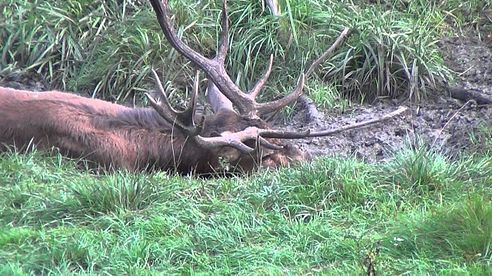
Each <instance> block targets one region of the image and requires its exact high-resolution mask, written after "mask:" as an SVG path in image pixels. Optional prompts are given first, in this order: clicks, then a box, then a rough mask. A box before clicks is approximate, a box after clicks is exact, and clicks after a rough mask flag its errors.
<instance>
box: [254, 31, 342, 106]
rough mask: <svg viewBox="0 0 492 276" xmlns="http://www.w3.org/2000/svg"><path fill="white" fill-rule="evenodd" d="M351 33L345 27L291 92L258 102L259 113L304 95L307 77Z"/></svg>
mask: <svg viewBox="0 0 492 276" xmlns="http://www.w3.org/2000/svg"><path fill="white" fill-rule="evenodd" d="M349 34H350V29H349V28H345V29H344V30H343V31H342V32H341V33H340V35H339V36H338V38H337V39H336V40H335V42H334V43H333V44H332V45H331V46H330V47H329V48H328V49H327V50H326V51H325V52H324V53H323V54H322V55H321V56H320V57H319V58H317V59H316V60H315V61H314V62H313V63H312V64H311V65H310V66H309V68H308V70H307V71H306V72H305V73H302V74H301V75H300V76H299V79H298V80H297V85H296V87H295V88H294V90H293V91H292V92H291V93H290V94H288V95H286V96H284V97H283V98H280V99H278V100H275V101H271V102H266V103H259V104H257V111H258V113H259V114H260V115H265V114H268V113H270V112H273V111H275V110H278V109H281V108H283V107H285V106H287V105H289V104H291V103H292V102H294V101H295V100H297V99H298V98H299V97H300V96H301V95H302V90H303V88H304V80H305V79H306V78H307V77H309V75H311V73H312V72H313V71H314V69H315V68H316V67H317V66H319V64H321V63H322V62H323V61H325V60H326V59H328V58H329V57H331V56H332V55H333V53H334V51H335V50H336V49H337V48H338V47H339V46H340V44H342V42H343V41H344V40H345V39H346V38H347V37H348V35H349Z"/></svg>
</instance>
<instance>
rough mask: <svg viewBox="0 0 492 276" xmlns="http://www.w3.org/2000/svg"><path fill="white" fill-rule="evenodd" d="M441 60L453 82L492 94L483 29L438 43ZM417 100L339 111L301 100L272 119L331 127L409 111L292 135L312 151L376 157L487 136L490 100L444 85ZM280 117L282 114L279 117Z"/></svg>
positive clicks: (475, 143)
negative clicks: (323, 132) (455, 94)
mask: <svg viewBox="0 0 492 276" xmlns="http://www.w3.org/2000/svg"><path fill="white" fill-rule="evenodd" d="M439 46H440V48H441V50H442V53H443V55H444V58H445V62H446V64H447V65H448V66H449V67H450V68H451V69H452V70H453V71H455V72H456V73H457V77H456V79H455V82H456V83H453V84H452V86H453V87H458V88H463V89H466V90H473V91H475V92H479V93H484V94H486V95H491V96H492V41H491V40H489V39H488V38H487V36H486V35H483V34H482V35H481V36H478V35H474V34H473V32H470V35H467V36H461V37H452V38H446V39H444V40H442V41H441V42H440V43H439ZM432 94H433V96H432V97H429V98H428V99H426V100H425V101H423V102H421V103H412V102H410V101H408V100H385V99H378V100H376V102H375V103H373V104H370V105H356V106H353V107H352V108H350V109H349V110H348V111H346V112H344V113H343V114H340V113H336V112H330V111H329V110H320V111H319V113H318V115H317V116H316V115H315V116H313V115H312V113H309V112H307V108H306V107H307V104H306V103H305V102H301V104H300V105H298V106H297V112H296V113H295V115H294V117H293V118H292V119H290V120H288V123H285V122H283V121H279V122H277V125H279V126H283V127H286V128H289V129H301V128H312V129H327V128H337V127H340V126H343V125H347V124H350V123H353V122H357V121H363V120H368V119H372V118H375V117H380V116H382V115H383V114H386V113H389V112H391V111H393V110H395V109H397V108H398V106H400V105H404V106H407V107H409V111H408V112H406V113H405V114H404V115H402V116H398V117H396V118H394V119H391V120H389V121H385V122H384V123H381V124H378V125H373V126H370V127H366V128H363V129H357V130H353V131H348V132H345V133H342V134H338V135H335V136H332V137H324V138H313V139H309V140H303V141H296V142H294V143H296V144H298V145H299V146H300V147H301V148H303V149H304V150H306V151H308V152H310V153H311V154H312V155H313V156H320V155H342V156H356V157H358V158H362V159H365V160H368V161H378V160H382V159H386V158H388V157H390V156H391V152H392V151H394V150H396V149H399V148H402V147H405V146H408V145H412V146H415V145H422V144H425V145H428V146H432V147H433V148H435V149H438V150H440V151H442V152H443V153H446V154H448V155H451V156H459V155H461V154H462V153H466V152H474V151H477V150H478V151H479V150H481V149H483V148H484V147H485V145H481V144H480V143H481V142H482V141H483V140H484V138H485V137H484V136H488V137H492V134H491V133H490V131H491V130H492V105H480V104H477V103H476V102H475V101H473V100H472V101H466V102H465V101H461V100H457V99H454V98H452V97H450V95H449V93H448V91H447V89H446V87H442V88H441V89H439V90H438V91H433V92H432ZM284 121H285V120H284Z"/></svg>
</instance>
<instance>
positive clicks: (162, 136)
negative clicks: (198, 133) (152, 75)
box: [0, 87, 218, 173]
mask: <svg viewBox="0 0 492 276" xmlns="http://www.w3.org/2000/svg"><path fill="white" fill-rule="evenodd" d="M206 123H208V122H206ZM0 143H1V144H2V146H0V148H1V149H2V150H5V148H6V147H5V146H6V145H15V146H16V147H17V148H25V147H27V146H29V145H30V144H31V143H34V144H35V145H36V146H37V148H39V149H41V150H43V149H49V148H51V147H56V148H59V149H60V151H61V152H62V153H63V154H65V155H69V156H72V157H76V158H78V157H82V158H84V159H87V160H90V161H93V162H95V163H97V164H99V165H102V166H104V167H108V168H109V167H114V168H124V169H128V170H143V169H146V168H150V167H156V168H159V169H164V170H170V169H177V170H178V171H180V172H190V171H197V172H200V173H206V172H210V171H211V170H214V169H217V168H216V167H217V165H218V164H217V160H214V158H213V154H212V152H211V151H210V150H207V149H200V148H199V147H198V146H197V145H196V144H195V143H194V142H193V140H191V139H186V137H184V135H183V134H182V133H181V132H179V131H173V127H172V126H171V125H170V124H169V123H168V122H167V121H165V120H164V119H162V118H161V117H160V115H159V114H158V113H157V112H156V111H155V110H153V109H151V108H129V107H125V106H122V105H118V104H113V103H110V102H106V101H102V100H97V99H90V98H85V97H81V96H77V95H73V94H69V93H62V92H56V91H50V92H29V91H21V90H15V89H10V88H3V87H0Z"/></svg>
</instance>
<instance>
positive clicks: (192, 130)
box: [145, 69, 203, 136]
mask: <svg viewBox="0 0 492 276" xmlns="http://www.w3.org/2000/svg"><path fill="white" fill-rule="evenodd" d="M152 74H153V75H154V78H155V81H156V83H157V87H158V90H159V93H160V94H161V96H160V99H159V100H156V99H155V98H154V97H152V96H151V95H150V94H149V93H145V96H147V99H148V100H149V102H150V104H151V105H152V107H153V108H154V109H155V110H156V111H157V113H159V115H161V117H162V118H163V119H165V120H166V121H167V122H168V123H170V124H172V125H174V126H177V127H178V128H179V129H181V130H182V131H184V132H185V133H186V134H188V135H190V136H195V135H198V134H199V133H200V132H201V130H202V123H203V122H201V123H200V124H199V125H198V126H195V122H194V116H195V109H196V102H197V97H198V92H199V81H200V80H199V77H200V75H199V71H197V73H196V77H195V85H194V89H193V94H192V96H191V100H190V102H189V103H188V106H187V108H186V109H185V110H183V111H177V110H175V109H174V108H173V107H172V106H171V104H170V103H169V99H168V98H167V95H166V92H165V91H164V88H163V87H162V82H161V80H160V78H159V75H158V74H157V72H156V71H155V70H154V69H152ZM202 121H203V120H202Z"/></svg>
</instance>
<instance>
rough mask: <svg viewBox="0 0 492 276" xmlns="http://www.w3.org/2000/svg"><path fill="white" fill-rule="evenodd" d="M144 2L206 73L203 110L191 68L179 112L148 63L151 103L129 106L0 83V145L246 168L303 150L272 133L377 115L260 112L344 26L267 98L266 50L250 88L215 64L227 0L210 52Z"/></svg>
mask: <svg viewBox="0 0 492 276" xmlns="http://www.w3.org/2000/svg"><path fill="white" fill-rule="evenodd" d="M150 4H151V5H152V8H153V9H154V12H155V14H156V16H157V21H158V22H159V25H160V26H161V29H162V31H163V33H164V35H165V37H166V39H167V41H168V42H169V43H170V45H171V46H172V47H173V48H174V49H176V51H177V52H179V53H180V54H181V55H183V56H184V57H186V58H187V59H188V60H189V61H191V62H192V63H193V64H194V65H195V66H196V67H197V68H199V69H200V70H201V71H203V72H204V73H205V74H206V75H207V79H208V93H207V100H208V103H209V104H210V106H211V107H212V110H213V111H214V113H213V114H210V115H207V114H204V115H202V116H197V114H196V112H195V111H196V102H197V97H198V96H199V92H200V87H199V86H200V85H199V83H200V75H199V73H198V72H197V75H196V77H195V85H194V89H193V95H192V97H191V100H190V101H189V103H188V106H187V108H186V109H185V110H183V111H177V110H175V109H174V108H173V107H172V106H171V105H170V103H169V101H168V100H167V96H166V91H165V90H164V88H163V87H162V84H161V82H160V80H159V76H158V74H157V72H155V71H154V70H152V72H153V74H154V78H155V79H156V84H157V85H156V86H157V88H158V90H159V92H160V96H159V97H157V98H154V97H153V96H151V95H150V94H146V95H147V97H148V100H149V103H150V105H151V106H152V108H129V107H125V106H122V105H118V104H114V103H110V102H106V101H102V100H97V99H90V98H85V97H81V96H77V95H74V94H69V93H63V92H58V91H50V92H30V91H24V90H15V89H11V88H3V87H0V151H4V150H5V149H7V148H8V147H9V146H15V147H17V148H19V149H23V148H27V147H29V146H31V145H32V144H34V145H36V146H37V148H38V149H41V150H44V149H51V148H52V147H56V148H58V149H59V150H60V152H61V153H62V154H65V155H68V156H71V157H76V158H83V159H85V160H89V161H93V163H95V164H96V165H100V166H102V167H105V168H113V169H127V170H130V171H135V170H147V169H160V170H174V171H177V172H179V173H189V172H197V173H200V174H208V173H215V172H222V171H224V170H226V171H230V169H233V171H251V170H253V169H254V168H255V167H257V166H259V165H263V166H266V167H277V166H282V165H286V164H288V163H291V162H292V161H303V160H306V159H309V154H307V153H305V152H303V151H301V150H300V149H299V148H297V147H296V146H293V145H284V144H282V143H281V141H282V139H299V138H305V137H317V136H328V135H332V134H334V133H338V132H340V131H345V130H348V129H353V128H356V127H361V126H365V125H368V124H373V123H376V122H378V121H379V120H374V119H373V120H369V121H367V122H360V123H357V124H354V125H352V126H344V127H342V128H340V129H338V130H330V131H319V132H311V131H309V130H307V131H285V130H279V129H272V128H270V127H269V125H268V124H267V123H266V122H265V121H264V120H263V119H261V118H262V117H264V116H265V115H268V114H270V113H272V112H277V111H278V110H280V109H282V108H283V107H285V106H287V105H289V104H291V103H293V102H294V101H295V100H296V99H297V98H298V97H299V96H300V95H301V94H302V90H303V86H304V80H305V78H307V77H308V76H309V74H310V73H312V72H313V70H314V68H315V67H316V66H317V65H319V64H320V63H321V62H322V61H323V60H326V59H327V58H328V57H329V56H330V55H332V53H333V51H334V50H335V49H336V48H337V47H338V45H340V44H341V43H342V41H343V40H344V39H345V38H346V37H347V35H348V34H349V29H347V28H346V29H345V30H344V31H343V32H342V33H341V34H340V36H339V37H338V38H337V40H336V41H335V43H334V44H333V45H332V46H331V47H330V48H329V49H328V50H327V51H326V52H325V53H323V55H322V56H321V57H320V58H318V59H317V60H315V61H314V62H313V63H312V64H311V66H310V67H309V68H308V70H306V71H305V73H301V74H300V76H299V78H298V81H297V85H296V86H295V87H294V89H293V91H292V92H291V93H289V94H287V95H285V96H284V97H282V98H280V99H277V100H273V101H270V102H258V101H257V97H258V94H259V93H260V91H261V89H262V87H263V86H264V85H265V83H266V81H267V79H268V77H269V75H270V72H271V70H272V64H273V56H271V57H270V63H269V65H268V67H267V69H266V70H265V72H264V73H263V74H262V76H261V77H260V78H259V79H258V81H257V82H256V84H255V85H254V86H253V87H251V88H250V90H248V91H243V90H241V88H240V87H238V86H237V85H236V83H235V82H234V81H233V80H232V79H231V77H230V76H229V75H228V74H227V72H226V69H225V59H226V56H227V50H228V48H229V35H228V32H229V23H228V13H227V0H223V6H222V13H221V33H220V44H219V47H218V49H217V52H216V56H215V57H213V58H208V57H205V56H204V55H202V54H200V53H198V52H196V51H195V50H193V49H192V48H191V47H189V46H188V45H187V44H185V43H184V42H183V41H182V40H181V38H180V37H179V36H178V35H177V32H176V31H175V29H174V26H173V24H172V17H173V15H172V14H171V11H170V10H169V7H168V5H169V3H168V1H167V0H150ZM398 112H399V113H401V112H403V111H402V110H400V111H398ZM398 112H397V113H394V114H393V115H391V116H394V115H396V114H399V113H398ZM391 116H390V115H388V116H386V117H384V119H387V118H390V117H391ZM224 165H225V166H224Z"/></svg>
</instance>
